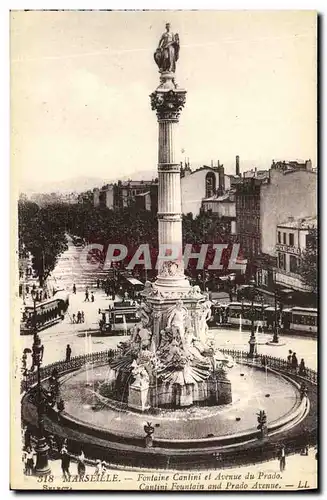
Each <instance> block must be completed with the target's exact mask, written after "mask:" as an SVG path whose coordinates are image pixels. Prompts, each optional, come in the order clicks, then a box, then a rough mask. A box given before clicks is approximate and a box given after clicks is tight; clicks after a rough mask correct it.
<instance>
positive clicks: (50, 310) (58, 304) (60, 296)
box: [20, 291, 69, 335]
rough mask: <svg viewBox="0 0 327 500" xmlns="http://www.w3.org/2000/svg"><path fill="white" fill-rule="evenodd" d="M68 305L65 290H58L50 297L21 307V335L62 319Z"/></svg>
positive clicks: (38, 330) (42, 328)
mask: <svg viewBox="0 0 327 500" xmlns="http://www.w3.org/2000/svg"><path fill="white" fill-rule="evenodd" d="M68 305H69V296H68V294H67V293H66V292H63V291H58V292H57V293H56V294H55V295H54V296H53V297H52V298H51V299H48V300H44V301H42V302H36V303H35V305H34V304H33V305H27V306H25V307H24V308H23V311H22V317H21V323H20V333H21V335H29V334H33V333H34V331H35V330H36V331H37V332H40V331H42V330H45V329H46V328H49V327H50V326H52V325H55V324H56V323H59V322H60V321H62V320H63V319H64V317H65V312H66V311H67V308H68Z"/></svg>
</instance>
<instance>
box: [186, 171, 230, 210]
mask: <svg viewBox="0 0 327 500" xmlns="http://www.w3.org/2000/svg"><path fill="white" fill-rule="evenodd" d="M230 188H231V182H230V176H229V175H226V174H225V172H224V166H223V165H220V164H219V162H218V165H217V166H216V167H213V166H212V167H208V166H206V165H204V166H203V167H200V168H198V169H197V170H194V171H191V170H189V169H186V170H185V171H184V175H183V177H182V178H181V196H182V212H183V214H188V213H192V215H193V217H196V216H197V215H199V213H200V211H201V207H202V202H203V200H204V199H207V198H212V197H214V196H222V195H223V194H225V193H226V192H227V191H229V190H230Z"/></svg>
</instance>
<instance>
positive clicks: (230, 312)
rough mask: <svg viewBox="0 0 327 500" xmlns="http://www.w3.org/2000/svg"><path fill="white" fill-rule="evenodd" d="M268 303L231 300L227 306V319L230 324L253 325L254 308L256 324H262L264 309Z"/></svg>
mask: <svg viewBox="0 0 327 500" xmlns="http://www.w3.org/2000/svg"><path fill="white" fill-rule="evenodd" d="M265 307H267V305H264V304H257V303H253V304H252V302H230V303H229V304H228V305H227V308H226V314H225V315H226V319H227V323H229V324H230V325H238V326H239V325H240V324H241V325H242V326H251V324H252V309H254V325H255V326H262V321H263V319H264V309H265Z"/></svg>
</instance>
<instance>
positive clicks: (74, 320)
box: [73, 314, 76, 324]
mask: <svg viewBox="0 0 327 500" xmlns="http://www.w3.org/2000/svg"><path fill="white" fill-rule="evenodd" d="M74 323H76V316H75V314H73V324H74Z"/></svg>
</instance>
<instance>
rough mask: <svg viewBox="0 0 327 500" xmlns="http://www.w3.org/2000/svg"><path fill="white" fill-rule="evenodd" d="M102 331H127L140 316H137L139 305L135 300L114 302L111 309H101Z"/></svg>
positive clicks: (111, 333) (110, 332) (100, 325)
mask: <svg viewBox="0 0 327 500" xmlns="http://www.w3.org/2000/svg"><path fill="white" fill-rule="evenodd" d="M99 314H100V315H101V319H100V321H99V327H100V332H101V333H108V334H110V335H117V334H119V333H127V332H128V330H130V328H131V327H132V326H133V325H134V324H135V323H137V322H139V321H140V318H139V317H138V316H137V306H136V304H134V302H133V301H123V302H114V306H113V307H112V308H109V309H99Z"/></svg>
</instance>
